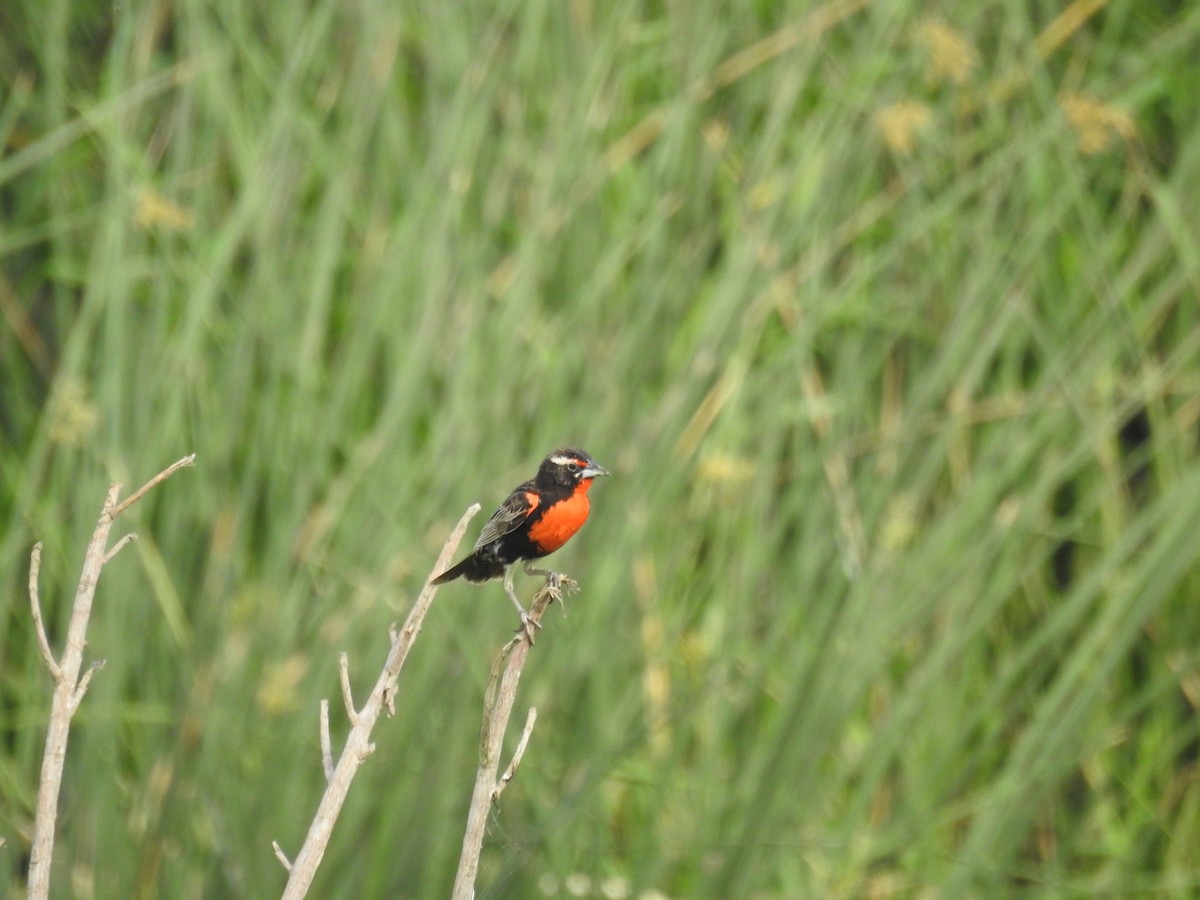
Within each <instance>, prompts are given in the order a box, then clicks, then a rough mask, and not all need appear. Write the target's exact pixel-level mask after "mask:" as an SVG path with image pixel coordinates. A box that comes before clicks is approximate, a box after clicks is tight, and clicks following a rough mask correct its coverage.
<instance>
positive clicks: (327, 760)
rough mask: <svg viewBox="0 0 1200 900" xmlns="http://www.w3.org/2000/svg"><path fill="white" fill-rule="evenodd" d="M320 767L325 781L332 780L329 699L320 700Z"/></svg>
mask: <svg viewBox="0 0 1200 900" xmlns="http://www.w3.org/2000/svg"><path fill="white" fill-rule="evenodd" d="M321 768H323V769H324V770H325V781H326V782H329V781H332V780H333V742H332V741H330V740H329V701H328V700H322V701H321Z"/></svg>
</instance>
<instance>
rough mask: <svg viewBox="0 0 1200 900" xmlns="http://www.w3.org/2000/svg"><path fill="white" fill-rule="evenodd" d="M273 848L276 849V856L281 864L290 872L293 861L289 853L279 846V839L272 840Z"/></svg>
mask: <svg viewBox="0 0 1200 900" xmlns="http://www.w3.org/2000/svg"><path fill="white" fill-rule="evenodd" d="M271 849H272V850H274V851H275V858H276V859H277V860H279V864H280V865H281V866H283V868H284V869H285V870H286V871H288V872H290V871H292V861H291V860H290V859H288V858H287V854H286V853H284V852H283V848H282V847H280V846H279V841H271Z"/></svg>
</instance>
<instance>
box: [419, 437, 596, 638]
mask: <svg viewBox="0 0 1200 900" xmlns="http://www.w3.org/2000/svg"><path fill="white" fill-rule="evenodd" d="M607 474H608V471H607V470H606V469H605V468H604V467H603V466H601V465H599V464H598V463H597V462H596V461H595V460H594V459H592V457H591V456H590V455H589V454H587V453H585V452H584V451H582V450H576V449H573V448H570V447H568V448H564V449H562V450H555V451H554V452H553V453H551V454H550V455H549V456H547V457H546V458H545V459H543V460H542V464H541V465H540V466H538V471H537V475H535V476H534V477H533V478H531V479H530V480H529V481H526V482H524V483H523V484H520V485H518V486H517V488H516V489H515V490H514V491H513V492H512V493H511V494H509V495H508V497H507V499H505V501H504V502H503V503H501V504H500V508H499V509H497V510H496V511H495V512H494V513H492V517H491V518H490V519H488V520H487V523H486V524H485V525H484V526H483V531H482V532H481V533H480V535H479V540H477V541H476V542H475V549H473V550H472V551H471V554H470V555H469V556H468V557H467V558H466V559H464V560H463V561H462V562H460V563H458V564H457V565H454V566H451V567H450V568H449V569H447V570H446V571H445V572H443V573H442V574H441V575H439V576H437V577H436V578H435V579H433V584H445V583H446V582H447V581H453V580H454V579H456V578H460V577H461V578H466V579H467V581H489V580H491V579H493V578H500V577H503V578H504V590H505V591H506V592H507V593H508V597H509V599H510V600H512V602H513V604H514V605H515V606H516V607H517V611H518V612H520V614H521V627H522V628H524V630H525V633H526V634H527V635H529V638H530V640H531V641H532V639H533V625H536V624H537V623H536V622H534V621H533V620H532V619H530V618H529V615H528V613H526V612H525V607H523V606H522V605H521V601H520V600H518V599H517V594H516V591H514V590H513V570H512V568H511V567H512V564H513V563H515V562H517V561H518V560H521V561H524V563H525V574H527V575H541V576H542V577H544V578H545V579H546V582H547V583H548V584H549V585H550V587H551V589H552V590H555V591H557V590H559V586H560V584H561V583H562V582H563V581H564V580H567V579H566V578H565V576H563V575H560V574H559V573H557V572H551V571H549V570H548V569H535V568H532V567H531V565H530V561H531V560H535V559H541V558H542V557H543V556H547V555H549V554H551V553H553V552H554V551H555V550H557V549H558V548H559V547H561V546H562V545H563V544H565V543H566V542H567V541H569V540H570V539H571V537H572V535H574V534H575V532H577V531H578V530H579V529H580V528H581V527H582V526H583V523H584V522H586V521H587V517H588V512H589V510H590V509H591V505H590V504H589V503H588V489H589V488H590V487H591V486H592V479H593V478H595V477H596V476H598V475H607ZM539 627H540V626H539Z"/></svg>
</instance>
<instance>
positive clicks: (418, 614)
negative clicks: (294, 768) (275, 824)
mask: <svg viewBox="0 0 1200 900" xmlns="http://www.w3.org/2000/svg"><path fill="white" fill-rule="evenodd" d="M477 512H479V504H478V503H476V504H474V505H473V506H471V508H470V509H468V510H467V511H466V512H465V513H463V516H462V518H461V519H459V520H458V524H457V525H456V526H455V527H454V531H452V532H451V534H450V537H448V538H447V539H446V543H445V544H444V545H443V546H442V552H441V553H440V554H439V555H438V559H437V562H436V563H435V564H434V567H433V570H432V571H431V572H430V575H429V577H430V578H432V577H433V576H434V574H436V573H438V572H442V571H445V569H446V566H448V565H449V564H450V559H451V557H453V555H454V552H455V550H457V549H458V545H459V542H461V541H462V537H463V534H464V533H465V532H466V530H467V523H468V522H470V521H471V518H472V517H473V516H474V515H475V514H476V513H477ZM436 593H437V588H436V587H434V586H433V585H432V584H429V583H428V582H426V584H425V589H424V590H422V591H421V595H420V596H419V597H418V598H417V602H416V603H414V604H413V608H412V610H411V611H410V612H409V614H408V618H407V619H406V620H405V622H404V626H403V627H402V628H401V629H400V631H399V632H395V631H391V630H389V635H390V636H391V639H392V642H391V650H390V651H389V652H388V656H387V661H386V662H385V663H384V665H383V671H382V672H380V673H379V678H378V679H376V682H375V687H374V689H373V690H372V691H371V694H370V696H369V697H367V700H366V702H365V703H364V704H363V706H362V709H355V708H354V699H353V697H352V696H351V693H350V675H349V660H348V659H347V657H346V654H344V653H343V654H342V655H341V656H340V658H339V661H338V678H339V681H340V683H341V689H342V701H343V703H344V704H345V707H346V715H347V716H348V718H349V719H350V723H351V728H350V733H349V734H348V735H347V736H346V743H345V745H344V746H343V748H342V754H341V756H340V757H339V758H338V762H337V766H336V767H334V769H333V771H332V773H330V771H329V768H328V765H327V763H324V761H323V764H324V765H325V766H326V769H325V771H326V780H327V782H328V783H327V785H326V787H325V793H324V795H323V796H322V797H321V803H320V805H319V806H318V807H317V812H316V815H314V816H313V820H312V824H311V825H310V826H309V829H308V835H307V836H306V837H305V838H304V845H303V846H302V847H301V848H300V852H299V853H298V854H297V855H296V858H295V859H294V860H290V861H289V860H288V858H287V856H286V855H285V854H284V852H283V850H282V848H280V846H279V844H278V843H277V842H276V843H273V844H272V846H273V847H274V849H275V855H276V857H278V859H279V861H280V863H281V864H283V867H284V868H285V869H286V870H287V872H288V881H287V886H286V887H285V888H284V890H283V898H284V900H299V898H301V897H303V896H305V895H306V894H307V893H308V889H309V887H311V886H312V881H313V878H314V877H315V876H316V874H317V867H318V866H320V865H321V859H322V857H323V856H324V855H325V848H326V847H327V846H328V844H329V837H330V835H331V834H332V833H333V825H334V823H335V822H336V821H337V817H338V814H339V813H340V812H341V809H342V804H343V803H345V801H346V795H347V793H348V792H349V790H350V782H351V781H353V779H354V775H355V773H356V772H357V771H358V767H359V765H360V764H361V763H362V761H363V760H364V759H366V758H367V757H368V756H369V755H370V754H371V753H372V752H373V751H374V749H375V745H374V744H372V743H371V742H370V740H369V738H370V736H371V729H373V728H374V727H375V722H376V720H377V719H378V718H379V715H380V713H381V712H383V711H384V710H385V709H387V710H388V711H389V713H390V711H391V709H392V698H393V696H394V694H395V690H396V681H397V680H398V679H399V677H400V668H401V666H403V665H404V660H405V658H406V657H407V656H408V651H409V650H410V649H411V648H412V645H413V641H415V640H416V637H417V633H418V632H419V631H420V630H421V623H422V622H423V621H424V619H425V614H426V613H428V612H429V607H430V606H431V605H432V604H433V597H434V595H435V594H436ZM327 735H328V727H327V726H324V725H323V726H322V737H321V740H322V742H324V741H325V740H327ZM322 756H323V757H325V752H324V750H322ZM326 758H327V757H326Z"/></svg>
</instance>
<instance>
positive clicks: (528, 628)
mask: <svg viewBox="0 0 1200 900" xmlns="http://www.w3.org/2000/svg"><path fill="white" fill-rule="evenodd" d="M541 627H542V623H541V622H539V621H537V620H536V619H534V618H533V617H532V616H530V615H529V613H527V612H525V610H521V625H520V627H518V628H517V634H524V635H525V637H527V638H529V646H530V647H532V646H533V645H534V644H535V643H537V642H536V641H534V639H533V636H534V634H535V633H536V632H537V630H538V629H539V628H541Z"/></svg>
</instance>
